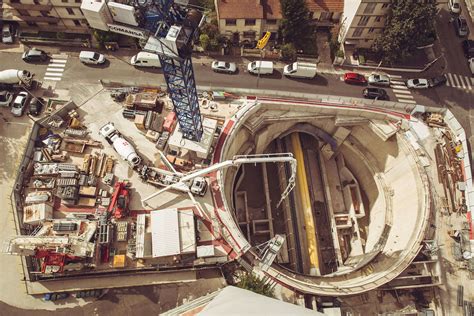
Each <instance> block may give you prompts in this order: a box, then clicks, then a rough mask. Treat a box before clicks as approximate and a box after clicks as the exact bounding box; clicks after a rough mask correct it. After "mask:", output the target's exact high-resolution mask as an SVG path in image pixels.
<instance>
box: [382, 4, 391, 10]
mask: <svg viewBox="0 0 474 316" xmlns="http://www.w3.org/2000/svg"><path fill="white" fill-rule="evenodd" d="M389 5H390V3H384V4H383V5H382V9H385V8H388V6H389Z"/></svg>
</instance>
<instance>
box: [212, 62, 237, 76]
mask: <svg viewBox="0 0 474 316" xmlns="http://www.w3.org/2000/svg"><path fill="white" fill-rule="evenodd" d="M212 70H214V71H215V72H223V73H228V74H233V73H235V72H236V71H237V66H236V65H235V63H229V62H226V61H218V60H215V61H213V62H212Z"/></svg>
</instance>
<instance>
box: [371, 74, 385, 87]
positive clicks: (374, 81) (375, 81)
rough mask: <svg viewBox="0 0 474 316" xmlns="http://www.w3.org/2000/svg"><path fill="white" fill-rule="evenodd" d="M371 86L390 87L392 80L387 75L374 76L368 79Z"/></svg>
mask: <svg viewBox="0 0 474 316" xmlns="http://www.w3.org/2000/svg"><path fill="white" fill-rule="evenodd" d="M368 81H369V84H371V85H374V86H386V87H388V86H390V78H389V77H388V76H386V75H379V74H372V75H370V76H369V78H368Z"/></svg>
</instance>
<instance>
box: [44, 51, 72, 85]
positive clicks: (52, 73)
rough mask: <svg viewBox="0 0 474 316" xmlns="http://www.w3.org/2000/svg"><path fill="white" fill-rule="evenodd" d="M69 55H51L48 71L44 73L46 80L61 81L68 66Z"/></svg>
mask: <svg viewBox="0 0 474 316" xmlns="http://www.w3.org/2000/svg"><path fill="white" fill-rule="evenodd" d="M67 57H68V56H67V55H65V54H53V55H51V59H50V61H49V64H48V68H46V73H45V74H44V80H50V81H60V80H61V78H62V76H63V73H64V68H65V67H66V63H67Z"/></svg>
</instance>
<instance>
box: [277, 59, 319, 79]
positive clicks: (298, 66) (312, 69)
mask: <svg viewBox="0 0 474 316" xmlns="http://www.w3.org/2000/svg"><path fill="white" fill-rule="evenodd" d="M317 70H318V66H317V65H316V64H312V63H300V62H294V63H292V64H289V65H286V66H285V68H283V74H284V75H285V76H287V77H293V78H307V79H313V78H314V77H315V76H316V73H317Z"/></svg>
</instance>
